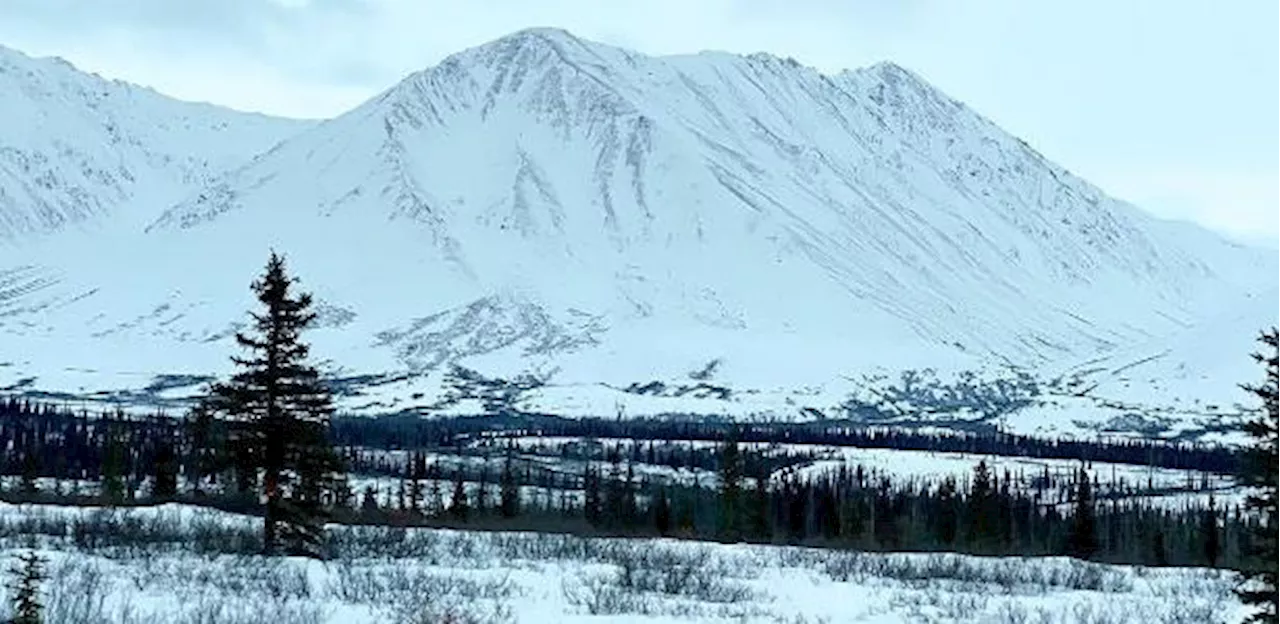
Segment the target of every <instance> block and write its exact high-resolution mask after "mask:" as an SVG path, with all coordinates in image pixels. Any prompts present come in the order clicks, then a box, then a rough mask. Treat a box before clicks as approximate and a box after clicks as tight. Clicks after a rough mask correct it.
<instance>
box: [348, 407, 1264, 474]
mask: <svg viewBox="0 0 1280 624" xmlns="http://www.w3.org/2000/svg"><path fill="white" fill-rule="evenodd" d="M428 416H430V415H429V414H428ZM681 416H685V415H681V414H672V415H668V416H663V417H643V418H631V419H626V420H618V419H612V418H611V419H605V418H598V417H574V418H565V417H559V416H555V415H551V414H531V413H518V414H517V413H515V412H511V411H507V412H504V415H503V416H492V415H490V416H452V417H435V416H432V417H430V418H423V416H422V415H420V414H416V413H415V414H398V415H383V416H377V417H350V416H347V417H344V416H341V415H339V416H335V417H334V419H333V439H334V442H335V443H336V444H338V445H341V446H355V447H362V448H380V449H405V448H426V447H436V446H439V447H447V446H452V445H455V444H456V443H457V442H458V441H459V440H469V439H483V438H487V437H504V436H534V435H536V436H546V437H555V438H589V439H598V440H651V441H658V442H717V443H718V442H723V441H724V440H725V439H726V438H727V436H728V435H729V434H730V433H731V432H732V433H734V435H737V436H738V439H739V440H740V441H742V442H744V443H778V444H792V445H813V446H849V447H858V448H879V449H895V450H907V451H934V452H940V453H973V454H982V455H999V456H1005V457H1030V458H1036V459H1069V460H1081V461H1085V462H1099V463H1116V464H1133V465H1139V466H1151V467H1153V468H1168V469H1173V470H1196V471H1201V472H1213V473H1218V474H1235V473H1236V472H1237V471H1239V469H1240V455H1239V453H1238V452H1236V450H1235V449H1233V448H1231V447H1228V446H1224V445H1219V444H1205V443H1192V442H1180V441H1176V440H1174V441H1166V440H1155V439H1136V438H1123V437H1121V438H1116V439H1110V440H1108V439H1102V438H1095V439H1088V440H1082V439H1073V438H1061V439H1055V438H1039V437H1031V436H1024V435H1016V434H1010V433H1003V432H998V431H970V432H961V431H954V432H947V433H942V432H936V431H922V430H916V429H909V428H889V427H882V426H881V427H877V426H869V425H866V424H862V423H850V422H844V423H835V422H831V421H819V422H768V421H765V422H752V423H750V424H745V425H744V424H740V423H734V422H728V421H710V422H708V421H706V420H690V419H688V418H682V417H681Z"/></svg>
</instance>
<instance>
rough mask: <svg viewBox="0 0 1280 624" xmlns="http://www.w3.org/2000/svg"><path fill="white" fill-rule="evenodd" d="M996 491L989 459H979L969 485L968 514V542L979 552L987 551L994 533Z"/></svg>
mask: <svg viewBox="0 0 1280 624" xmlns="http://www.w3.org/2000/svg"><path fill="white" fill-rule="evenodd" d="M994 498H995V493H994V492H993V491H992V485H991V470H990V469H989V468H988V467H987V460H985V459H983V460H979V461H978V465H977V466H974V468H973V483H971V484H970V485H969V501H968V508H967V509H966V511H967V514H966V515H967V516H968V517H969V518H968V520H969V522H968V536H967V537H968V542H969V545H970V547H971V548H974V549H975V550H976V551H977V552H986V551H987V549H988V548H989V546H990V544H991V538H992V535H993V533H994V526H993V523H994V520H995V513H994V510H995V506H994V505H993V504H992V503H993V502H994Z"/></svg>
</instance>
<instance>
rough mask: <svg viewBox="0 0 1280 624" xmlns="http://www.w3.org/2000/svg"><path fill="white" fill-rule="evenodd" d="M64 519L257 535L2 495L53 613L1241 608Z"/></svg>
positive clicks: (604, 617)
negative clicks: (310, 546) (85, 525)
mask: <svg viewBox="0 0 1280 624" xmlns="http://www.w3.org/2000/svg"><path fill="white" fill-rule="evenodd" d="M94 514H97V517H96V518H95V517H94ZM76 519H80V520H82V521H89V520H91V519H92V521H94V522H98V523H99V524H100V525H101V524H103V523H112V522H114V523H116V525H115V526H122V525H127V524H130V523H132V525H133V526H138V527H146V529H144V530H153V531H154V532H155V534H166V533H165V532H166V531H167V532H168V533H167V535H169V536H170V537H171V538H177V537H178V536H180V535H182V534H183V532H184V531H185V532H191V531H199V530H201V528H203V530H205V531H209V530H210V529H209V528H210V527H213V526H217V527H221V530H227V529H233V530H234V529H236V528H237V527H238V528H239V529H241V530H245V531H252V530H253V529H254V528H256V522H255V521H254V520H253V519H252V518H245V517H240V516H234V515H231V514H226V513H223V512H216V511H211V510H207V509H198V508H191V507H185V506H181V505H163V506H159V507H155V508H141V509H136V510H127V511H126V510H116V511H102V510H97V511H94V510H89V509H79V508H58V507H48V506H39V505H7V504H6V505H0V536H2V537H0V540H2V541H0V544H2V545H3V546H2V550H0V554H2V555H5V556H12V555H15V554H17V553H18V552H22V551H24V550H26V549H36V550H38V551H39V552H40V553H41V554H43V555H45V556H46V557H48V558H49V560H50V562H51V563H50V571H51V575H50V576H51V580H50V581H49V586H48V590H47V592H46V594H45V598H46V601H47V602H48V604H49V614H50V616H49V619H48V622H49V623H50V624H70V623H71V622H76V623H77V624H84V623H88V622H103V623H108V622H109V623H112V624H115V623H125V622H128V623H132V622H154V621H165V622H173V623H184V624H185V623H187V622H190V623H193V624H194V623H196V622H200V623H205V624H223V623H236V624H239V623H248V622H262V621H272V622H277V623H278V624H302V623H304V622H305V623H308V624H338V623H342V624H364V623H370V624H372V623H374V622H377V623H383V622H388V623H397V624H399V623H412V624H419V623H423V624H425V623H426V622H440V621H457V622H527V623H539V624H541V623H552V622H645V623H648V622H653V623H655V624H657V623H662V624H666V623H669V622H724V621H745V622H778V623H796V624H800V623H817V622H866V623H869V624H899V623H904V624H905V623H910V624H918V623H923V622H931V623H937V624H944V623H945V624H950V623H959V622H974V623H986V622H990V623H992V624H1017V623H1035V624H1068V623H1072V624H1074V623H1095V624H1096V623H1111V622H1114V623H1121V622H1137V621H1141V622H1147V623H1151V624H1156V623H1159V624H1166V623H1167V624H1182V623H1187V624H1192V623H1195V624H1213V623H1219V622H1221V623H1234V622H1238V621H1240V620H1241V619H1242V618H1241V613H1242V610H1241V607H1240V605H1239V604H1238V603H1237V602H1236V600H1235V598H1234V596H1233V594H1232V593H1231V589H1232V587H1233V585H1234V581H1233V579H1232V578H1231V577H1230V575H1229V574H1228V573H1225V572H1221V571H1214V570H1205V569H1149V568H1142V567H1131V566H1109V565H1100V564H1091V563H1082V562H1079V561H1074V560H1069V559H1063V558H1041V559H1036V558H981V557H969V556H958V555H950V554H872V553H857V552H837V551H829V550H813V549H804V548H795V547H785V546H755V545H742V544H738V545H723V544H708V543H694V542H681V541H674V540H624V539H599V538H578V537H570V536H561V535H551V534H538V533H480V532H465V531H452V530H435V529H392V528H386V527H383V528H372V527H366V528H343V527H331V532H332V533H333V535H334V539H335V540H338V541H339V542H340V543H342V544H344V545H345V546H343V547H340V548H339V549H338V555H337V556H336V557H334V558H333V559H332V560H329V561H326V562H317V561H311V560H303V559H297V558H284V559H273V560H267V559H263V558H261V557H257V556H255V555H249V554H239V555H230V554H217V553H215V552H211V551H205V552H195V550H198V549H197V548H195V547H193V546H192V545H191V542H184V543H176V542H165V541H162V540H153V541H151V542H149V543H147V544H145V545H140V546H112V545H94V546H91V547H78V546H75V545H74V544H73V543H71V541H70V540H69V539H68V538H67V537H66V536H65V535H61V534H59V531H62V530H65V529H66V525H64V524H61V523H62V522H65V521H71V522H74V521H75V520H76ZM206 546H207V545H206ZM73 618H74V619H73ZM450 618H454V619H450Z"/></svg>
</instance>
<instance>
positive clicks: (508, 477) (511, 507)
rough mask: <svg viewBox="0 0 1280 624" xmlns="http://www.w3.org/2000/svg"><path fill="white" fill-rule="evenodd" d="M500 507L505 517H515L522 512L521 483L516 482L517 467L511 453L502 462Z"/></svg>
mask: <svg viewBox="0 0 1280 624" xmlns="http://www.w3.org/2000/svg"><path fill="white" fill-rule="evenodd" d="M498 487H499V492H498V498H499V499H500V500H499V503H498V509H499V512H500V513H501V514H502V517H503V518H514V517H516V516H517V515H519V514H520V484H519V483H517V482H516V473H515V467H514V466H513V465H512V458H511V453H510V452H508V453H507V459H506V461H504V462H503V464H502V477H501V480H500V483H499V486H498Z"/></svg>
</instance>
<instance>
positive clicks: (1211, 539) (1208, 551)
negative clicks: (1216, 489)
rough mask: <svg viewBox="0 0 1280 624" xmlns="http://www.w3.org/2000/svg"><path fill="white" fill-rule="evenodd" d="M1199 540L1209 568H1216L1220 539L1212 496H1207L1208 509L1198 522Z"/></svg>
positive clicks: (1219, 552)
mask: <svg viewBox="0 0 1280 624" xmlns="http://www.w3.org/2000/svg"><path fill="white" fill-rule="evenodd" d="M1200 539H1201V544H1202V545H1203V546H1204V559H1205V561H1207V562H1209V567H1211V568H1216V567H1218V555H1219V554H1221V552H1222V542H1221V537H1220V536H1219V534H1218V510H1217V507H1216V506H1215V505H1214V501H1213V494H1210V495H1209V507H1208V508H1207V509H1205V510H1204V514H1203V515H1202V516H1201V521H1200Z"/></svg>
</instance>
